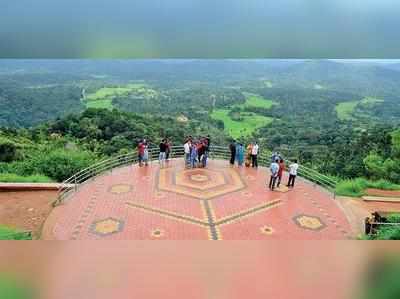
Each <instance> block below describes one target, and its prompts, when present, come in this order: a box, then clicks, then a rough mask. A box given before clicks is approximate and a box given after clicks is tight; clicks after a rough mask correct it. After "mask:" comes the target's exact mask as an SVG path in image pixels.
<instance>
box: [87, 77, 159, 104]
mask: <svg viewBox="0 0 400 299" xmlns="http://www.w3.org/2000/svg"><path fill="white" fill-rule="evenodd" d="M129 94H135V95H139V96H143V97H145V98H152V97H155V96H157V94H158V93H157V91H155V90H154V89H151V88H149V87H148V86H147V85H146V84H141V83H134V84H127V85H124V86H116V87H103V88H100V89H99V90H97V91H96V92H94V93H91V94H88V95H87V96H86V99H85V104H86V107H87V108H106V109H112V107H113V105H112V100H113V99H114V98H116V97H120V96H127V95H129Z"/></svg>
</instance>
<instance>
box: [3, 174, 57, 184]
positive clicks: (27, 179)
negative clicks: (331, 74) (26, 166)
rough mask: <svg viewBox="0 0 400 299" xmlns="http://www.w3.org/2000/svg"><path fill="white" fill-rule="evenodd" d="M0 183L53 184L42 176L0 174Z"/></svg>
mask: <svg viewBox="0 0 400 299" xmlns="http://www.w3.org/2000/svg"><path fill="white" fill-rule="evenodd" d="M0 182H2V183H51V182H53V180H52V179H50V178H49V177H47V176H44V175H30V176H20V175H17V174H14V173H0Z"/></svg>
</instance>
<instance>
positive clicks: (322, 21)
mask: <svg viewBox="0 0 400 299" xmlns="http://www.w3.org/2000/svg"><path fill="white" fill-rule="evenodd" d="M399 16H400V1H399V0H279V1H278V0H275V1H268V0H157V1H156V0H40V1H35V0H0V57H2V58H22V57H24V58H38V57H41V58H105V57H108V58H128V57H131V58H164V57H170V58H400V30H399V28H400V17H399Z"/></svg>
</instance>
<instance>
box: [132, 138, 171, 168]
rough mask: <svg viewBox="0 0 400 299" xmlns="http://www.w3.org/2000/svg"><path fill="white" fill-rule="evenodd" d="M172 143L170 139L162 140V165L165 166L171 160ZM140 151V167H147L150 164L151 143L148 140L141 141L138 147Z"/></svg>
mask: <svg viewBox="0 0 400 299" xmlns="http://www.w3.org/2000/svg"><path fill="white" fill-rule="evenodd" d="M171 146H172V145H171V141H170V140H169V139H168V138H165V139H163V140H161V142H160V144H159V147H160V152H159V155H158V160H159V161H160V164H161V165H162V166H163V165H164V162H165V161H168V160H169V155H170V153H171ZM137 150H138V160H139V166H140V167H142V166H143V165H145V166H147V165H148V162H149V143H148V141H147V140H146V139H141V140H140V141H139V143H138V146H137Z"/></svg>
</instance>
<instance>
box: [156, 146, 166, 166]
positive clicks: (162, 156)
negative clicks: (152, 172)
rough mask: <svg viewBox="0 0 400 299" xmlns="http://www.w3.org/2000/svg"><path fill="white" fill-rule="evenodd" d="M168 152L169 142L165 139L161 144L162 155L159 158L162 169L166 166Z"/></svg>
mask: <svg viewBox="0 0 400 299" xmlns="http://www.w3.org/2000/svg"><path fill="white" fill-rule="evenodd" d="M166 151H167V142H166V140H165V139H163V140H162V141H161V142H160V154H159V156H158V161H159V162H160V167H163V166H164V162H165V157H166Z"/></svg>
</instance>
